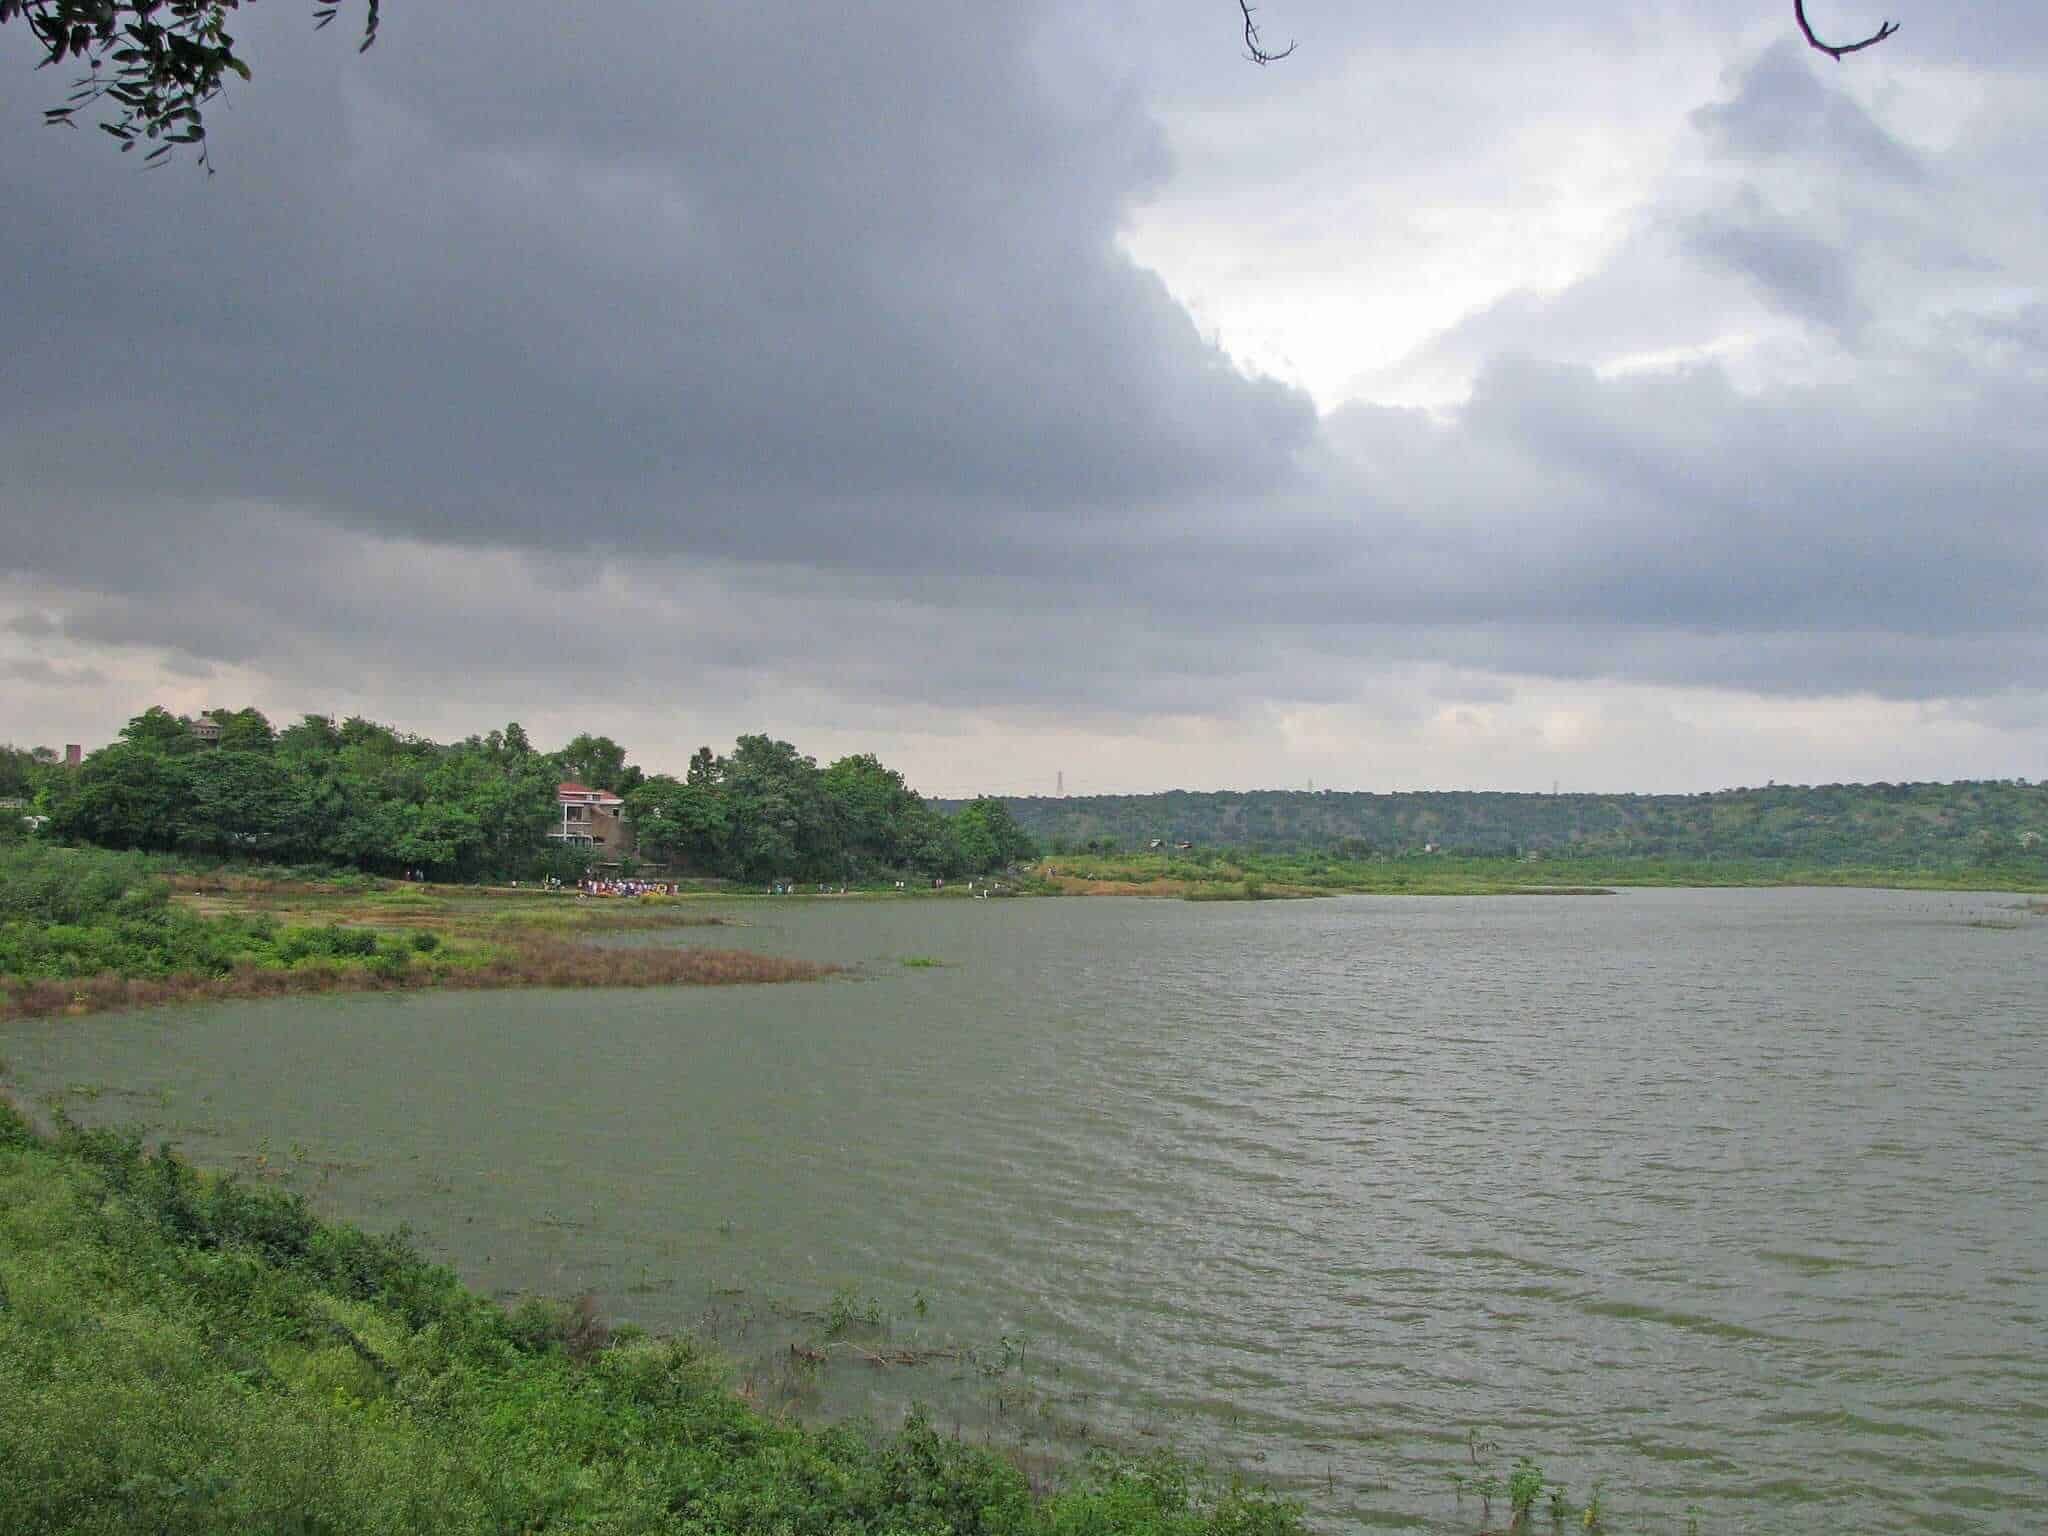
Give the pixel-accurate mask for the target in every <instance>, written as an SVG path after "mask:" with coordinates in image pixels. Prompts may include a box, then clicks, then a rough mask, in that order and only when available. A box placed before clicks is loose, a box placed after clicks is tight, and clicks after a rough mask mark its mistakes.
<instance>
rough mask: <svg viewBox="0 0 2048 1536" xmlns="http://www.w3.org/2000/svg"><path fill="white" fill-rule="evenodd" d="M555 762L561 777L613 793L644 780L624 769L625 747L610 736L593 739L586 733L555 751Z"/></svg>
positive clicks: (629, 787)
mask: <svg viewBox="0 0 2048 1536" xmlns="http://www.w3.org/2000/svg"><path fill="white" fill-rule="evenodd" d="M555 761H556V762H557V763H559V764H561V767H562V772H563V773H564V774H566V775H567V776H568V777H569V778H572V779H574V780H576V781H577V782H578V783H579V784H587V785H588V786H589V787H590V788H592V789H606V790H610V791H611V792H612V793H613V794H621V793H623V792H624V791H626V790H628V789H631V788H632V787H633V786H634V785H636V784H638V783H639V782H640V779H641V778H642V777H643V775H641V774H640V773H639V772H638V771H637V770H634V769H629V768H627V767H626V749H625V748H624V747H622V746H620V745H619V744H618V743H617V742H616V741H613V740H612V739H611V737H609V736H593V735H591V734H590V733H589V732H588V731H585V732H584V733H583V734H582V735H581V736H578V737H577V738H576V739H575V740H574V741H572V742H570V743H569V745H567V746H566V747H564V748H562V750H561V751H559V752H557V753H556V754H555Z"/></svg>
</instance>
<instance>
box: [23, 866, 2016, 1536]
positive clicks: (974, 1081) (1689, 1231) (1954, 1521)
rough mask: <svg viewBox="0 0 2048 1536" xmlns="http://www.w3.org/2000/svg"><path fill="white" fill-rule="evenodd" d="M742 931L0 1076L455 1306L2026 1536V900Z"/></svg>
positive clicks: (913, 1392)
mask: <svg viewBox="0 0 2048 1536" xmlns="http://www.w3.org/2000/svg"><path fill="white" fill-rule="evenodd" d="M741 910H742V913H743V916H744V918H745V920H746V921H747V922H748V923H750V924H751V925H753V926H752V927H751V929H750V930H749V931H747V932H744V933H739V934H735V933H733V932H732V931H730V930H723V931H721V930H712V931H710V932H708V933H706V932H704V931H695V932H690V933H685V934H680V935H676V936H674V937H672V938H658V939H656V940H655V942H693V943H694V942H715V943H723V944H731V943H735V942H737V943H740V944H743V945H745V946H747V947H753V948H761V949H771V950H776V951H779V952H785V953H793V954H799V955H804V956H809V957H814V958H820V959H830V960H838V961H843V962H847V963H849V964H853V965H856V966H858V967H859V972H858V975H857V977H856V978H854V979H849V980H843V981H833V982H829V983H824V984H818V985H800V986H783V987H761V988H746V989H734V990H676V991H650V992H627V991H620V992H598V993H590V992H583V993H499V994H466V993H451V994H442V995H425V996H413V997H379V996H368V997H325V998H315V999H307V1000H295V1001H290V1002H283V1003H276V1004H270V1003H257V1004H239V1005H234V1006H227V1007H218V1008H196V1009H181V1010H168V1011H161V1012H157V1013H151V1014H143V1015H130V1016H123V1017H104V1018H89V1019H74V1020H55V1021H37V1022H28V1023H18V1024H12V1025H7V1026H5V1027H4V1029H0V1056H4V1057H5V1058H6V1059H7V1060H8V1061H9V1062H10V1063H11V1065H12V1070H13V1073H14V1078H15V1081H16V1082H17V1083H18V1084H20V1085H22V1086H24V1087H26V1088H27V1089H28V1090H30V1091H31V1092H32V1093H41V1094H50V1093H55V1094H58V1095H59V1096H61V1097H63V1098H64V1099H65V1100H66V1102H67V1106H68V1108H69V1110H70V1112H71V1113H73V1114H75V1115H77V1116H79V1117H80V1118H82V1119H86V1120H89V1121H102V1122H103V1121H136V1122H142V1123H146V1124H149V1125H152V1126H154V1127H157V1128H159V1129H161V1130H163V1131H164V1132H165V1133H166V1134H168V1135H170V1136H172V1137H173V1138H174V1139H176V1140H177V1141H178V1142H179V1143H180V1145H181V1146H182V1147H183V1148H184V1150H185V1151H186V1153H187V1155H189V1156H191V1157H193V1158H194V1159H195V1160H197V1161H201V1162H213V1163H230V1162H234V1163H236V1164H237V1165H238V1166H242V1167H244V1168H247V1169H250V1170H251V1171H252V1172H253V1173H255V1174H257V1175H258V1176H283V1177H286V1178H288V1179H289V1180H290V1181H291V1182H293V1183H294V1184H295V1185H296V1186H297V1187H301V1188H305V1189H307V1190H308V1191H309V1192H311V1193H313V1194H314V1195H315V1197H316V1199H317V1200H318V1201H319V1202H320V1203H321V1204H322V1205H323V1207H324V1208H326V1209H328V1210H331V1211H337V1212H340V1213H343V1214H346V1215H349V1216H352V1217H354V1218H357V1219H360V1220H363V1221H365V1222H366V1223H367V1224H369V1225H372V1226H377V1227H390V1226H395V1225H397V1224H399V1223H400V1222H405V1223H409V1224H410V1225H411V1226H412V1227H413V1228H414V1229H415V1230H416V1231H417V1232H418V1234H419V1235H420V1239H421V1243H422V1246H423V1247H424V1248H425V1249H426V1250H427V1251H428V1252H430V1253H432V1254H434V1255H436V1256H439V1257H442V1258H445V1259H447V1260H448V1261H450V1262H452V1263H454V1264H455V1265H456V1266H457V1267H458V1268H459V1269H460V1270H461V1271H462V1273H463V1274H464V1275H465V1277H466V1278H468V1279H470V1280H471V1281H472V1282H473V1283H475V1284H478V1285H480V1286H482V1287H483V1288H485V1289H488V1290H499V1291H506V1292H512V1291H526V1290H536V1291H545V1292H549V1293H554V1294H568V1293H573V1292H577V1291H581V1290H585V1289H589V1290H594V1291H595V1292H596V1293H597V1294H598V1296H599V1299H600V1301H601V1303H602V1305H603V1308H604V1310H605V1311H606V1313H607V1314H608V1315H610V1316H612V1317H614V1318H626V1319H632V1320H634V1321H637V1322H640V1323H643V1324H645V1325H647V1326H650V1327H654V1328H672V1327H679V1326H698V1327H703V1328H706V1329H708V1330H710V1331H711V1332H713V1333H714V1334H717V1335H718V1336H719V1337H721V1338H722V1339H723V1340H724V1341H725V1342H726V1345H727V1347H728V1348H729V1349H730V1351H731V1352H732V1353H733V1355H734V1357H735V1359H736V1360H737V1361H738V1362H739V1370H740V1373H741V1374H742V1376H743V1377H744V1378H745V1379H746V1381H747V1383H748V1385H749V1387H750V1389H751V1390H753V1391H754V1392H755V1393H756V1394H757V1395H760V1396H762V1397H764V1398H767V1399H768V1400H770V1401H778V1400H787V1401H791V1402H794V1403H796V1404H797V1405H798V1406H799V1407H802V1408H805V1409H807V1410H809V1411H814V1412H818V1413H838V1412H846V1411H866V1412H870V1413H872V1414H874V1415H876V1416H877V1417H878V1418H883V1419H887V1418H890V1417H891V1416H894V1415H897V1414H900V1412H901V1411H902V1408H903V1406H904V1405H905V1404H906V1403H908V1402H910V1401H912V1400H918V1401H922V1402H925V1403H927V1404H930V1405H931V1406H932V1411H933V1416H934V1418H935V1419H936V1420H937V1421H938V1422H939V1423H940V1424H941V1425H942V1426H945V1427H952V1426H955V1425H957V1426H959V1428H960V1431H961V1433H963V1434H968V1435H973V1436H975V1437H977V1438H982V1437H986V1438H990V1439H993V1440H997V1441H1000V1442H1004V1443H1010V1444H1018V1445H1022V1446H1024V1447H1026V1448H1030V1449H1036V1450H1038V1451H1043V1452H1045V1453H1047V1454H1050V1455H1054V1456H1058V1455H1064V1454H1068V1453H1070V1452H1071V1451H1072V1450H1073V1448H1074V1447H1075V1446H1077V1445H1079V1444H1081V1443H1083V1442H1084V1441H1089V1440H1093V1441H1103V1442H1108V1443H1113V1444H1117V1445H1121V1446H1126V1447H1138V1448H1143V1447H1148V1446H1152V1445H1158V1444H1170V1445H1174V1446H1178V1447H1180V1448H1182V1449H1184V1450H1188V1451H1190V1452H1192V1453H1194V1454H1197V1455H1199V1456H1200V1457H1202V1458H1203V1459H1205V1460H1207V1461H1209V1462H1210V1463H1211V1464H1213V1465H1216V1466H1218V1467H1224V1468H1241V1469H1243V1470H1245V1471H1246V1472H1247V1473H1248V1474H1250V1475H1251V1476H1253V1477H1254V1478H1256V1479H1260V1480H1265V1481H1269V1482H1272V1483H1274V1484H1276V1485H1278V1486H1281V1487H1283V1488H1286V1489H1289V1490H1291V1491H1293V1492H1295V1493H1297V1494H1298V1495H1299V1496H1301V1497H1303V1498H1305V1499H1306V1500H1308V1501H1309V1505H1310V1510H1311V1514H1312V1517H1313V1518H1314V1519H1315V1520H1316V1522H1317V1523H1318V1524H1320V1525H1322V1526H1324V1527H1326V1528H1329V1529H1352V1528H1380V1527H1409V1528H1420V1529H1426V1530H1440V1531H1464V1532H1468V1533H1469V1532H1470V1531H1472V1530H1475V1529H1477V1527H1478V1525H1479V1523H1480V1510H1479V1505H1478V1503H1477V1502H1476V1500H1475V1499H1474V1498H1473V1497H1472V1496H1471V1495H1470V1494H1469V1493H1467V1494H1465V1495H1463V1496H1462V1500H1463V1501H1462V1503H1461V1502H1460V1495H1459V1494H1458V1493H1457V1492H1456V1490H1455V1489H1454V1485H1453V1477H1454V1476H1456V1475H1460V1474H1470V1473H1471V1472H1472V1471H1473V1470H1474V1468H1473V1455H1474V1452H1473V1449H1472V1448H1471V1445H1470V1439H1471V1436H1472V1434H1473V1432H1474V1431H1477V1433H1478V1435H1479V1436H1480V1437H1481V1440H1482V1442H1491V1446H1492V1447H1493V1448H1490V1449H1485V1450H1482V1451H1481V1452H1480V1457H1481V1460H1482V1461H1484V1462H1485V1463H1487V1464H1488V1465H1489V1466H1491V1467H1493V1468H1496V1469H1505V1467H1506V1465H1507V1463H1508V1462H1509V1460H1510V1459H1511V1458H1512V1457H1514V1456H1515V1455H1517V1454H1526V1455H1529V1456H1531V1457H1534V1458H1535V1459H1536V1460H1537V1461H1539V1462H1541V1463H1542V1465H1543V1466H1544V1467H1545V1468H1546V1469H1547V1470H1548V1471H1549V1472H1550V1474H1551V1475H1552V1477H1553V1478H1562V1479H1564V1480H1565V1481H1566V1482H1567V1483H1568V1484H1569V1485H1570V1488H1571V1491H1572V1493H1573V1495H1574V1497H1575V1498H1583V1497H1584V1496H1585V1494H1586V1493H1587V1492H1588V1491H1589V1489H1590V1488H1591V1486H1592V1485H1593V1483H1594V1482H1595V1481H1596V1480H1599V1481H1604V1484H1605V1488H1606V1508H1607V1510H1608V1513H1609V1525H1610V1528H1611V1529H1615V1530H1619V1531H1638V1530H1641V1531H1659V1532H1666V1531H1668V1532H1677V1531H1682V1530H1683V1528H1684V1525H1685V1521H1686V1519H1687V1518H1688V1511H1693V1512H1694V1514H1695V1516H1696V1518H1697V1519H1698V1521H1699V1528H1700V1530H1701V1531H1702V1532H1703V1533H1708V1536H1711V1533H1715V1532H1725V1531H1744V1532H1751V1531H1754V1532H1802V1533H1803V1532H1812V1531H1819V1530H1844V1531H1846V1530H1855V1531H1858V1532H1889V1531H1939V1530H1953V1531H2000V1532H2005V1531H2009V1532H2027V1533H2033V1532H2038V1531H2040V1530H2042V1529H2044V1528H2048V1488H2044V1483H2043V1469H2044V1466H2048V1327H2044V1323H2048V1164H2044V1150H2043V1149H2044V1136H2048V1113H2044V1101H2043V1094H2044V1089H2048V988H2044V986H2043V981H2044V976H2048V965H2044V962H2048V919H2044V918H2039V917H2028V916H2024V915H2023V914H2021V913H2020V912H2019V911H2018V910H2017V901H2016V898H2013V897H2002V896H1986V895H1976V894H1971V895H1952V894H1948V893H1921V892H1914V893H1898V892H1875V891H1805V890H1800V891H1793V890H1759V891H1641V892H1625V893H1622V894H1619V895H1615V896H1609V897H1586V898H1533V897H1532V898H1469V899H1467V898H1370V897H1357V898H1347V899H1342V900H1333V901H1319V902H1288V903H1279V902H1275V903H1262V904H1257V905H1190V904H1185V903H1179V902H1144V901H1135V900H1113V899H1092V900H1068V901H990V902H965V901H958V902H954V901H946V902H941V901H928V900H911V901H896V902H891V901H879V902H851V901H849V902H812V903H808V904H805V903H766V902H763V903H757V904H754V905H752V906H749V907H745V908H744V909H741ZM634 941H635V942H645V941H646V940H645V939H641V938H636V939H635V940H634ZM906 956H924V957H932V958H935V959H937V960H939V961H941V962H943V964H941V965H939V966H933V967H918V968H913V967H906V966H904V965H902V964H901V963H900V961H901V959H902V958H903V957H906ZM835 1297H836V1298H837V1299H836V1302H835V1299H834V1298H835ZM871 1310H872V1311H874V1312H877V1313H879V1314H880V1315H881V1317H882V1321H881V1322H880V1323H879V1324H874V1325H871V1324H870V1323H868V1322H866V1321H864V1320H863V1317H864V1314H866V1313H868V1312H869V1311H871ZM804 1314H810V1315H808V1316H807V1315H804ZM835 1314H836V1315H835ZM835 1323H837V1324H841V1325H843V1326H841V1327H839V1328H838V1331H836V1332H835V1331H834V1325H835ZM792 1342H797V1343H799V1344H800V1345H801V1346H803V1347H804V1348H806V1349H815V1350H816V1351H817V1352H818V1353H819V1354H820V1355H822V1356H823V1360H822V1363H820V1364H817V1365H815V1366H813V1365H812V1364H811V1363H809V1362H807V1361H806V1360H804V1359H803V1358H801V1357H793V1356H791V1354H790V1352H789V1346H790V1344H791V1343H792ZM864 1352H865V1353H867V1354H883V1355H889V1354H909V1355H915V1356H918V1357H919V1358H920V1359H921V1361H922V1363H917V1364H887V1365H876V1364H872V1363H869V1362H868V1361H867V1360H866V1359H865V1358H864Z"/></svg>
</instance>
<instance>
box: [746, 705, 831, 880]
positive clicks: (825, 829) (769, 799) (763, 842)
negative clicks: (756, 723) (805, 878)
mask: <svg viewBox="0 0 2048 1536" xmlns="http://www.w3.org/2000/svg"><path fill="white" fill-rule="evenodd" d="M718 781H719V793H720V795H721V796H722V797H723V799H724V801H725V809H726V816H727V818H728V819H729V820H730V822H731V824H732V829H731V834H730V837H729V839H728V842H727V845H726V853H727V862H728V864H729V865H730V866H731V867H732V868H733V869H735V870H736V871H737V872H738V873H739V874H740V875H742V876H744V877H746V878H748V879H766V878H769V877H772V876H775V875H817V876H822V875H839V874H843V873H844V872H845V871H844V855H843V852H842V850H841V847H840V841H839V837H838V828H837V827H836V825H835V824H834V818H833V816H832V812H831V805H830V802H829V800H828V799H827V797H826V795H825V793H824V786H823V784H822V782H821V776H820V774H819V772H818V764H817V760H816V759H815V758H810V757H805V756H804V755H803V754H802V753H800V752H798V751H797V749H796V748H795V747H793V746H791V745H790V744H789V743H788V742H786V741H771V740H770V739H769V738H768V737H766V736H742V737H740V739H739V740H738V741H736V742H735V743H733V749H732V755H731V756H730V757H726V758H721V759H720V760H719V764H718Z"/></svg>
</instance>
